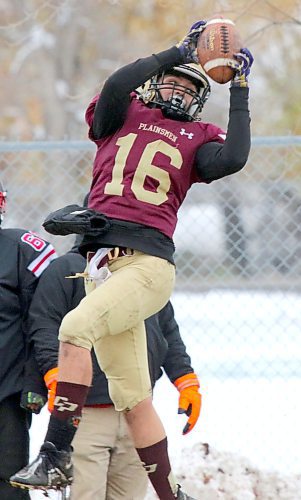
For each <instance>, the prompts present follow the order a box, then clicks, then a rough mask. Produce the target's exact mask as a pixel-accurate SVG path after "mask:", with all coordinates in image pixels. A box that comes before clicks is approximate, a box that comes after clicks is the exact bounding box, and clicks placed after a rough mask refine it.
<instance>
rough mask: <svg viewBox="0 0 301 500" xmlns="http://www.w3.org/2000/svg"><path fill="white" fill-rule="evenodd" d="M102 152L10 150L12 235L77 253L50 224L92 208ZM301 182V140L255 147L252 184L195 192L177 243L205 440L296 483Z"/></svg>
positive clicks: (51, 145)
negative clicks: (87, 204) (24, 234)
mask: <svg viewBox="0 0 301 500" xmlns="http://www.w3.org/2000/svg"><path fill="white" fill-rule="evenodd" d="M94 152H95V149H94V146H93V144H91V143H89V142H86V141H77V142H76V141H74V142H72V141H70V142H68V141H64V142H37V143H9V142H7V143H5V142H4V143H1V144H0V165H1V169H0V171H1V179H2V182H3V183H4V185H5V187H6V188H7V191H8V206H7V214H6V217H5V220H4V224H3V225H4V227H24V228H27V229H32V230H33V231H35V232H37V233H39V234H41V235H43V236H44V237H46V238H47V239H48V240H50V241H52V243H53V244H54V245H55V247H56V249H57V250H58V252H59V254H63V253H64V252H66V251H67V250H68V249H69V248H71V246H72V243H73V238H72V237H52V236H51V235H48V234H46V233H45V232H44V231H43V229H42V228H41V223H42V222H43V220H44V218H45V216H46V215H48V213H49V212H51V211H53V210H55V209H57V208H60V207H62V206H64V205H67V204H70V203H79V204H81V203H82V200H83V198H84V196H85V194H86V193H87V192H88V191H89V187H90V179H91V170H92V161H93V157H94ZM300 172H301V137H270V138H264V137H262V138H259V137H258V138H255V139H253V142H252V150H251V154H250V158H249V161H248V164H247V166H246V167H245V168H244V170H243V171H242V172H240V173H239V174H236V175H234V176H230V177H228V178H226V179H223V180H219V181H216V182H213V183H212V184H211V185H203V184H201V185H196V186H193V188H192V189H191V190H190V193H189V194H188V196H187V199H186V200H185V202H184V204H183V207H182V208H181V210H180V213H179V223H178V228H177V231H176V234H175V243H176V248H177V251H176V263H177V284H176V289H175V293H174V295H173V298H172V299H173V305H174V308H175V313H176V318H177V320H178V322H179V324H180V327H181V332H182V336H183V338H184V340H185V342H186V344H187V348H188V350H189V353H190V354H191V357H192V362H193V366H194V368H195V370H196V372H197V373H198V375H199V376H200V379H201V381H202V386H203V392H204V395H205V397H204V401H205V402H206V398H207V405H206V404H205V403H204V417H203V421H202V423H201V425H200V427H199V429H200V430H199V432H200V440H207V441H210V443H212V444H216V445H217V446H220V447H222V448H224V449H226V450H227V449H228V450H231V451H236V452H237V453H240V454H242V455H245V456H247V457H249V458H250V459H251V460H252V461H253V462H254V463H256V464H258V465H260V466H262V467H265V468H278V469H281V470H284V471H285V472H293V471H295V472H296V471H297V470H298V471H299V470H300V462H301V453H300V449H301V436H300V433H299V432H297V431H296V432H295V431H294V429H298V427H299V425H300V424H299V422H300V420H301V403H299V401H298V399H299V398H298V391H300V389H301V382H300V380H301V340H300V326H301V308H300V292H301V259H300V256H301V176H300ZM206 395H208V397H207V396H206Z"/></svg>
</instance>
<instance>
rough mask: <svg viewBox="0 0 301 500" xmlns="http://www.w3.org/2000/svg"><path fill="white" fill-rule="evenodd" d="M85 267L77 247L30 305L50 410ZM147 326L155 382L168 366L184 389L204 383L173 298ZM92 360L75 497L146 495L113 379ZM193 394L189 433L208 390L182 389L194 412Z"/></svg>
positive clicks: (97, 499)
mask: <svg viewBox="0 0 301 500" xmlns="http://www.w3.org/2000/svg"><path fill="white" fill-rule="evenodd" d="M85 266H86V261H85V259H84V258H83V257H82V256H81V255H80V254H79V252H78V250H77V248H76V246H75V247H74V248H73V249H72V250H71V251H70V252H68V253H67V254H65V255H64V256H62V257H59V258H58V259H56V260H55V262H53V263H52V264H51V265H50V266H49V268H48V269H47V270H46V271H45V273H43V276H42V277H41V279H40V281H39V284H38V286H37V289H36V292H35V295H34V297H33V300H32V303H31V307H30V313H29V315H30V320H31V337H32V339H33V342H34V347H35V354H36V358H37V361H38V365H39V369H40V371H41V373H42V374H43V375H44V379H45V383H46V385H47V387H48V389H49V400H48V408H49V409H50V410H52V409H53V400H54V396H55V391H56V381H57V373H58V369H57V364H58V348H59V341H58V331H59V327H60V324H61V321H62V319H63V317H64V316H65V315H66V314H67V313H68V312H69V311H70V310H72V309H74V307H76V306H77V305H78V304H79V302H80V301H81V300H82V298H83V297H84V295H85V289H84V282H83V279H80V278H78V279H72V278H68V277H70V276H74V275H75V274H76V273H77V272H79V271H84V269H85ZM66 277H67V278H66ZM145 326H146V333H147V347H148V364H149V370H150V378H151V383H152V387H154V385H155V382H156V380H158V378H159V377H161V375H162V368H161V367H163V368H164V371H165V372H166V374H167V375H168V377H169V379H170V381H171V382H172V383H174V384H175V386H176V387H179V386H180V384H181V383H183V382H185V381H187V380H192V379H195V380H196V379H197V378H196V375H195V373H194V372H193V369H192V367H191V360H190V357H189V356H188V354H187V353H186V348H185V345H184V343H183V341H182V338H181V336H180V332H179V327H178V324H177V322H176V320H175V317H174V311H173V307H172V305H171V303H170V302H168V303H167V305H166V306H165V307H164V308H163V309H162V310H161V311H160V312H159V313H157V314H155V315H153V316H151V317H150V318H148V319H147V320H146V321H145ZM92 357H93V381H92V386H91V388H90V390H89V393H88V396H87V401H86V404H85V407H84V409H83V418H82V420H81V423H80V426H79V429H78V432H77V433H76V435H75V438H74V440H73V442H72V446H73V448H74V452H73V465H74V481H73V483H72V486H71V495H72V500H118V499H119V500H124V499H126V498H128V499H130V498H131V499H136V500H139V499H140V500H142V499H143V498H144V496H145V493H146V489H147V475H146V473H145V470H144V468H143V467H142V466H141V462H140V460H139V457H138V455H137V452H136V450H135V448H134V446H133V443H132V440H131V438H130V437H129V434H128V431H127V428H126V422H125V420H124V417H123V414H122V413H120V412H117V411H116V410H115V409H114V406H113V403H112V400H111V398H110V396H109V392H108V383H107V379H106V377H105V375H104V373H103V372H102V371H101V369H100V368H99V365H98V363H97V360H96V357H95V354H94V352H92ZM187 392H190V393H191V396H190V398H189V403H188V404H190V406H191V408H190V409H191V414H190V417H189V420H188V422H187V424H186V425H185V430H184V432H185V433H187V432H189V431H190V430H191V429H192V428H193V427H194V425H195V423H196V421H197V418H198V416H199V412H200V406H201V395H200V393H199V391H198V387H197V385H195V386H193V388H192V387H191V386H190V387H188V388H186V389H185V390H182V391H181V394H180V401H179V408H182V411H183V409H184V408H187V409H188V405H187V406H185V402H184V398H185V397H186V398H187ZM133 478H134V480H133Z"/></svg>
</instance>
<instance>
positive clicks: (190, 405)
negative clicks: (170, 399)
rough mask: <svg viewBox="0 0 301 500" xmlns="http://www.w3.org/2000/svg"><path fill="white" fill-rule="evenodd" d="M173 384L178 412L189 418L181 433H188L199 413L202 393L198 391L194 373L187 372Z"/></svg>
mask: <svg viewBox="0 0 301 500" xmlns="http://www.w3.org/2000/svg"><path fill="white" fill-rule="evenodd" d="M174 385H175V386H176V388H177V389H178V391H179V393H180V396H179V407H178V414H183V413H185V414H186V415H187V416H188V417H189V418H188V421H187V423H186V425H185V427H184V429H183V434H184V435H185V434H188V432H190V431H191V430H192V429H193V428H194V426H195V424H196V423H197V420H198V418H199V415H200V411H201V406H202V395H201V393H200V392H199V387H200V383H199V380H198V377H197V376H196V374H195V373H187V375H183V376H182V377H179V378H177V379H176V380H175V381H174Z"/></svg>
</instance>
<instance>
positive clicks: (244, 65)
mask: <svg viewBox="0 0 301 500" xmlns="http://www.w3.org/2000/svg"><path fill="white" fill-rule="evenodd" d="M234 57H235V59H236V61H229V64H228V65H229V66H230V68H233V69H234V71H235V74H234V77H233V79H232V80H231V87H248V86H249V85H248V77H249V74H250V69H251V66H252V64H253V61H254V58H253V56H252V54H251V52H250V51H249V49H246V48H244V49H241V50H240V52H238V53H237V54H234Z"/></svg>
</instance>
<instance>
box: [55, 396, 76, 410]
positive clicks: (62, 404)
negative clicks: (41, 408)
mask: <svg viewBox="0 0 301 500" xmlns="http://www.w3.org/2000/svg"><path fill="white" fill-rule="evenodd" d="M54 406H56V409H57V411H65V410H66V411H74V410H76V408H77V407H78V405H77V404H75V403H70V402H69V400H68V398H64V397H63V396H56V398H55V400H54Z"/></svg>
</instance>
